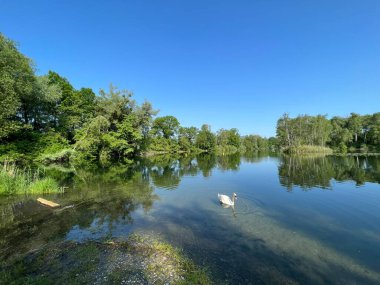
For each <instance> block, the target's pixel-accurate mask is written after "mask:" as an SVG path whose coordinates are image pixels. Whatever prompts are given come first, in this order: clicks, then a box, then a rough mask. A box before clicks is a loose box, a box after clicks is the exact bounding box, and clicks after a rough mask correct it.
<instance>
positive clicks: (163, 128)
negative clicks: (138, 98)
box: [152, 116, 180, 139]
mask: <svg viewBox="0 0 380 285" xmlns="http://www.w3.org/2000/svg"><path fill="white" fill-rule="evenodd" d="M179 127H180V124H179V122H178V120H177V118H176V117H173V116H164V117H158V118H156V119H155V120H154V121H153V126H152V132H153V134H154V135H156V136H161V137H163V138H165V139H172V138H175V137H176V136H177V135H178V131H179Z"/></svg>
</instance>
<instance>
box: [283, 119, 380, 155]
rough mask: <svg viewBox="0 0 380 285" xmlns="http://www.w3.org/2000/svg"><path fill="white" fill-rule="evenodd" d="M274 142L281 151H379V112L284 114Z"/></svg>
mask: <svg viewBox="0 0 380 285" xmlns="http://www.w3.org/2000/svg"><path fill="white" fill-rule="evenodd" d="M276 133H277V143H278V145H279V146H280V147H281V148H282V149H283V150H297V149H299V148H301V147H302V146H314V147H329V148H331V149H332V150H334V151H335V152H339V153H346V152H348V151H349V152H356V151H364V152H368V151H373V152H376V151H379V147H380V113H374V114H371V115H359V114H356V113H351V114H350V115H349V116H347V117H338V116H335V117H332V118H331V119H327V116H326V115H317V116H308V115H299V116H297V117H296V118H290V117H289V115H288V114H284V115H283V116H282V117H281V118H280V119H279V120H278V121H277V129H276Z"/></svg>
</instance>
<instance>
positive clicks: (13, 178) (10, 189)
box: [0, 163, 61, 195]
mask: <svg viewBox="0 0 380 285" xmlns="http://www.w3.org/2000/svg"><path fill="white" fill-rule="evenodd" d="M58 192H61V189H60V188H59V185H58V183H57V182H56V181H55V180H54V179H52V178H50V177H43V176H42V174H41V173H40V171H38V170H37V171H32V170H30V169H22V168H18V167H17V166H15V165H14V164H7V163H5V164H4V166H3V167H2V168H1V169H0V195H14V194H45V193H58Z"/></svg>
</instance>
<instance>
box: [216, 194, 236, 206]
mask: <svg viewBox="0 0 380 285" xmlns="http://www.w3.org/2000/svg"><path fill="white" fill-rule="evenodd" d="M218 198H219V201H220V203H221V204H226V205H229V206H234V205H235V200H237V195H236V193H232V198H230V197H228V196H227V195H222V194H219V193H218Z"/></svg>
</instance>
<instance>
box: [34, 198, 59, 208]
mask: <svg viewBox="0 0 380 285" xmlns="http://www.w3.org/2000/svg"><path fill="white" fill-rule="evenodd" d="M37 201H38V202H39V203H41V204H42V205H45V206H49V207H51V208H58V207H61V205H59V204H57V203H54V202H52V201H49V200H46V199H43V198H38V199H37Z"/></svg>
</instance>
